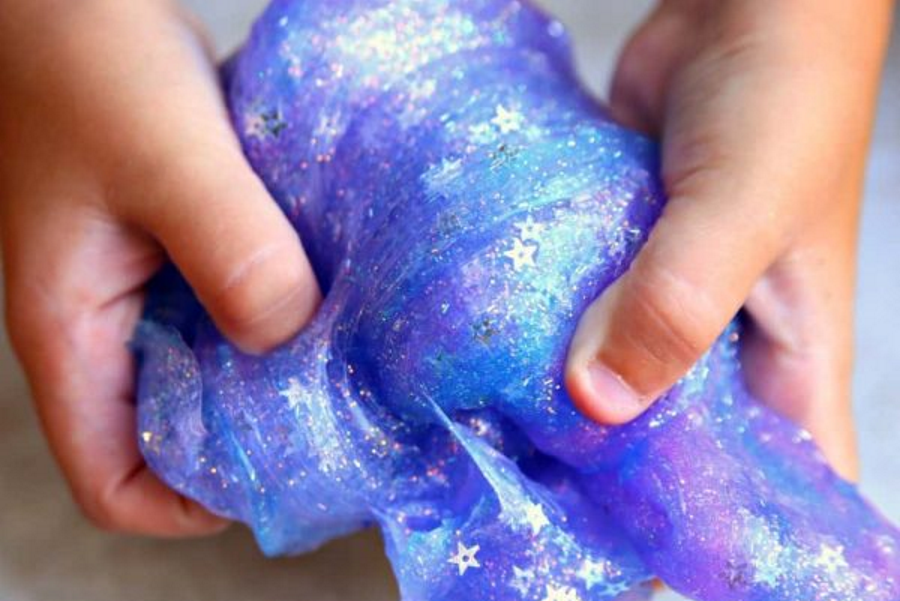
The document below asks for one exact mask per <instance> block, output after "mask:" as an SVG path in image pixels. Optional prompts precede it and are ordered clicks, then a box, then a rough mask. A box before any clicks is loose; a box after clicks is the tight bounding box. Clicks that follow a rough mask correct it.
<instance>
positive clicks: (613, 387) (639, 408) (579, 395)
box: [566, 359, 650, 426]
mask: <svg viewBox="0 0 900 601" xmlns="http://www.w3.org/2000/svg"><path fill="white" fill-rule="evenodd" d="M566 389H567V390H568V392H569V395H570V396H571V398H572V401H573V403H574V404H575V407H576V408H577V409H578V410H579V411H581V412H582V413H583V414H584V415H585V416H586V417H588V418H589V419H591V420H593V421H595V422H597V423H599V424H602V425H608V426H617V425H622V424H626V423H628V422H630V421H632V420H634V419H635V418H637V417H639V416H640V415H641V414H642V413H643V412H644V411H646V410H647V408H648V406H649V404H650V403H649V401H648V400H647V399H645V398H644V397H642V396H641V395H639V394H638V393H637V392H635V391H634V389H633V388H631V386H629V385H628V383H627V382H625V380H624V379H623V378H622V376H620V375H618V374H616V373H615V372H613V371H612V370H611V369H610V368H609V367H607V366H606V365H604V364H603V363H601V362H600V361H599V360H596V359H594V360H591V361H589V362H588V363H587V364H584V365H582V366H579V367H576V368H573V369H570V370H569V371H567V373H566Z"/></svg>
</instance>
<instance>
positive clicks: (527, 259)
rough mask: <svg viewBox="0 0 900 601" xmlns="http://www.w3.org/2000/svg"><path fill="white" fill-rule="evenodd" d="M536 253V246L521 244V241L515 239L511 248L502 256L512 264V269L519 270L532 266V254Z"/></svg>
mask: <svg viewBox="0 0 900 601" xmlns="http://www.w3.org/2000/svg"><path fill="white" fill-rule="evenodd" d="M535 252H537V246H531V245H528V244H523V243H522V241H521V240H519V239H518V238H515V239H514V240H513V247H512V248H511V249H509V250H508V251H506V252H505V253H503V256H504V257H506V258H508V259H510V260H511V261H512V262H513V269H515V270H516V271H519V270H521V269H522V268H523V267H526V266H528V267H533V266H534V253H535Z"/></svg>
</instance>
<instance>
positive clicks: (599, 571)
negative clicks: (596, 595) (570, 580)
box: [578, 559, 609, 590]
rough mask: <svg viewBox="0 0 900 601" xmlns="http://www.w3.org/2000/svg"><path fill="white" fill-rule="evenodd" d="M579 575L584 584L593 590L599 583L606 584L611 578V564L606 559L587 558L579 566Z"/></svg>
mask: <svg viewBox="0 0 900 601" xmlns="http://www.w3.org/2000/svg"><path fill="white" fill-rule="evenodd" d="M578 577H579V578H580V579H581V581H582V582H584V586H585V587H586V588H587V589H588V590H591V589H593V588H594V587H595V586H597V585H598V584H604V585H605V584H606V583H607V580H609V564H608V563H607V562H605V561H594V560H592V559H585V560H584V563H582V564H581V567H580V568H578Z"/></svg>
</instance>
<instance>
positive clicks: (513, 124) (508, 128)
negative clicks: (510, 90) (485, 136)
mask: <svg viewBox="0 0 900 601" xmlns="http://www.w3.org/2000/svg"><path fill="white" fill-rule="evenodd" d="M491 123H493V124H494V125H496V126H497V129H499V130H500V133H502V134H508V133H509V132H513V131H519V129H521V128H522V125H523V124H524V123H525V118H524V117H523V116H522V113H520V112H518V111H515V110H512V111H511V110H509V109H507V108H506V107H505V106H503V105H502V104H498V105H497V115H496V116H495V117H494V118H493V119H491Z"/></svg>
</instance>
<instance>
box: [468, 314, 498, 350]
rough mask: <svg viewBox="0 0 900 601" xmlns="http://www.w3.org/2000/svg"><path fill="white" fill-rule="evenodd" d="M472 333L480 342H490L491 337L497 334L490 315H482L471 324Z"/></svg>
mask: <svg viewBox="0 0 900 601" xmlns="http://www.w3.org/2000/svg"><path fill="white" fill-rule="evenodd" d="M472 334H473V335H474V336H475V340H477V341H479V342H481V343H482V344H490V342H491V338H493V337H494V336H495V335H496V334H497V328H496V327H495V326H494V322H493V320H492V319H491V318H490V317H484V318H482V319H481V320H479V321H477V322H475V325H473V326H472Z"/></svg>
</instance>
